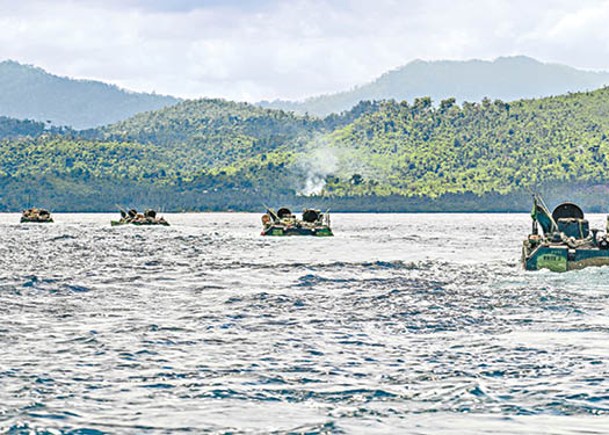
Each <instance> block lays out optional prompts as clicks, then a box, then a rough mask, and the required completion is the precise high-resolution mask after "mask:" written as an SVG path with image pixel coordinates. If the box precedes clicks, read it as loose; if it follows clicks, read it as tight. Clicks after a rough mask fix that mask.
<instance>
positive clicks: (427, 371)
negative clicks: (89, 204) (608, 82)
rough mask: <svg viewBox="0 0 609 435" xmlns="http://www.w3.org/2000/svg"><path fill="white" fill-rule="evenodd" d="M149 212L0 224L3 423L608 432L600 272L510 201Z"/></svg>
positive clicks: (70, 429) (229, 429)
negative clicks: (504, 210) (265, 229)
mask: <svg viewBox="0 0 609 435" xmlns="http://www.w3.org/2000/svg"><path fill="white" fill-rule="evenodd" d="M166 217H167V219H168V220H169V221H170V222H171V223H172V226H171V227H167V228H165V227H149V228H142V227H115V228H113V227H111V226H110V225H109V221H110V219H112V218H115V216H114V215H108V214H56V215H55V220H56V223H55V224H50V225H36V224H33V225H32V224H30V225H20V224H18V223H17V222H18V220H19V215H17V214H2V215H0V433H9V434H21V433H24V434H25V433H28V434H29V433H32V434H87V435H90V434H101V433H125V434H131V433H138V434H140V433H144V434H164V433H197V434H198V433H247V434H257V433H277V434H280V433H310V434H315V433H328V434H334V433H337V434H342V433H365V434H375V433H378V434H381V433H382V434H385V433H413V434H463V433H479V434H509V433H531V434H576V433H587V434H597V433H609V268H594V269H586V270H582V271H576V272H568V273H563V274H556V273H551V272H547V271H541V272H525V271H523V270H522V268H521V266H520V263H519V259H520V248H521V240H522V238H523V237H524V236H525V235H526V234H527V232H528V231H529V228H530V218H529V217H528V216H527V215H525V214H511V215H508V214H457V215H454V214H384V215H372V214H335V215H333V228H334V231H335V234H336V236H335V237H334V238H320V239H316V238H302V237H301V238H298V237H294V238H264V237H261V236H260V235H259V234H260V220H259V218H260V214H238V213H230V214H228V213H227V214H168V215H166ZM589 220H590V221H591V226H592V227H603V226H604V224H605V218H604V216H601V215H592V216H590V217H589Z"/></svg>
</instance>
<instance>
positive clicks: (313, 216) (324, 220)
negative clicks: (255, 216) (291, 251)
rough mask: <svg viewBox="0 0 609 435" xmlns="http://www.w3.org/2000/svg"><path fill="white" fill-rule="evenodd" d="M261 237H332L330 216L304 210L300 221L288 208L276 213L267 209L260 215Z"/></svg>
mask: <svg viewBox="0 0 609 435" xmlns="http://www.w3.org/2000/svg"><path fill="white" fill-rule="evenodd" d="M262 235H263V236H318V237H327V236H333V235H334V234H333V233H332V229H331V228H330V214H329V213H328V212H326V213H322V212H321V211H319V210H314V209H306V210H304V211H303V212H302V219H298V218H296V216H295V215H293V214H292V212H291V211H290V209H288V208H285V207H284V208H280V209H279V210H278V211H277V212H275V211H274V210H273V209H270V208H267V211H266V213H265V214H263V215H262Z"/></svg>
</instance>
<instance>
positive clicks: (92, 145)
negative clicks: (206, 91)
mask: <svg viewBox="0 0 609 435" xmlns="http://www.w3.org/2000/svg"><path fill="white" fill-rule="evenodd" d="M11 122H12V121H11ZM0 125H1V123H0ZM16 125H19V124H16ZM22 127H23V126H22ZM38 127H40V126H36V124H34V126H33V128H34V130H35V131H34V132H33V134H30V135H17V136H18V137H17V136H14V135H13V136H9V137H7V138H5V139H3V140H0V189H2V192H3V195H2V197H1V198H0V209H16V208H20V207H23V206H25V202H27V199H28V198H30V199H31V200H32V201H34V202H36V203H39V204H40V205H41V206H46V207H51V208H53V209H69V210H110V209H112V208H113V207H114V204H115V203H121V204H129V205H133V206H144V205H149V206H159V205H162V206H163V207H165V208H166V209H174V210H200V209H203V210H207V209H212V210H226V209H235V210H252V209H259V208H260V207H261V203H262V202H266V203H272V204H277V203H283V204H288V205H292V206H296V207H300V206H302V205H306V204H309V205H316V206H319V207H324V208H325V207H331V208H332V209H334V210H354V211H355V210H366V211H373V210H380V211H408V210H413V211H424V210H433V211H442V210H490V211H499V210H524V209H526V208H527V207H528V205H529V204H528V201H529V199H528V192H529V190H530V189H535V190H541V191H542V192H544V193H546V194H547V195H548V196H549V202H552V200H553V199H556V200H562V199H570V200H576V201H582V203H583V205H584V206H585V207H586V208H590V207H592V208H593V209H595V210H601V209H602V210H606V209H607V208H608V206H609V199H608V198H609V196H608V195H607V190H608V189H607V187H606V186H607V182H608V181H609V176H608V175H607V174H608V171H607V169H608V168H607V165H608V164H609V163H608V161H609V139H608V136H609V89H607V88H605V89H600V90H597V91H593V92H584V93H577V94H569V95H564V96H558V97H550V98H544V99H538V100H520V101H515V102H510V103H506V102H502V101H499V100H496V101H490V100H488V99H485V100H483V101H482V102H480V103H475V104H474V103H464V104H463V105H461V106H460V105H457V104H456V103H455V100H454V99H447V100H443V101H441V102H439V103H438V104H433V103H432V101H431V99H430V98H419V99H416V100H414V101H413V102H411V103H408V102H405V101H404V102H400V103H398V102H395V101H386V102H382V103H362V104H361V105H360V106H358V108H356V109H355V110H354V111H352V112H346V113H343V114H342V115H340V116H336V115H334V116H331V117H328V118H325V119H319V118H314V117H308V116H297V115H294V114H291V113H286V112H282V111H276V110H269V109H261V108H258V107H255V106H253V105H249V104H243V103H232V102H226V101H222V100H197V101H187V102H183V103H181V104H179V105H176V106H173V107H170V108H166V109H162V110H160V111H156V112H150V113H146V114H141V115H137V116H135V117H133V118H131V119H129V120H127V121H124V122H121V123H118V124H114V125H111V126H108V127H104V128H100V129H97V130H89V131H85V132H80V133H77V132H74V131H70V130H64V131H42V132H40V131H39V129H38V130H36V129H37V128H38ZM20 128H21V127H20ZM311 195H313V196H311Z"/></svg>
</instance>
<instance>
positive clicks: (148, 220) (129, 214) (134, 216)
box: [110, 209, 169, 227]
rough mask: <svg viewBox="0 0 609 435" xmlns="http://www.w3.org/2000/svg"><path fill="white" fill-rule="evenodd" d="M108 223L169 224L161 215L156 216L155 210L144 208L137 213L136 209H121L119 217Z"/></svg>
mask: <svg viewBox="0 0 609 435" xmlns="http://www.w3.org/2000/svg"><path fill="white" fill-rule="evenodd" d="M110 224H111V225H112V226H113V227H114V226H117V225H164V226H169V222H167V221H166V220H165V218H163V217H157V215H156V211H154V210H146V211H144V213H138V211H137V210H135V209H131V210H129V211H125V210H121V218H120V220H117V221H111V222H110Z"/></svg>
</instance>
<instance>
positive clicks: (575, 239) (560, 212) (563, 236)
mask: <svg viewBox="0 0 609 435" xmlns="http://www.w3.org/2000/svg"><path fill="white" fill-rule="evenodd" d="M531 217H532V219H533V226H532V231H531V234H529V236H528V237H527V238H526V240H524V242H523V246H522V264H523V266H524V268H525V269H526V270H540V269H549V270H552V271H555V272H565V271H567V270H574V269H583V268H584V267H589V266H605V265H609V239H608V236H607V233H608V232H609V231H608V230H607V229H606V231H605V234H602V235H599V232H600V230H597V229H592V230H590V226H589V223H588V221H587V220H586V219H584V212H583V211H582V209H581V208H579V207H578V206H577V205H575V204H573V203H570V202H565V203H562V204H560V205H558V206H557V207H556V208H555V209H554V211H553V212H552V213H551V214H550V212H549V210H548V208H547V207H546V206H545V204H544V203H543V200H542V199H541V197H540V196H539V195H534V196H533V210H532V211H531ZM539 227H541V234H538V233H539Z"/></svg>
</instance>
